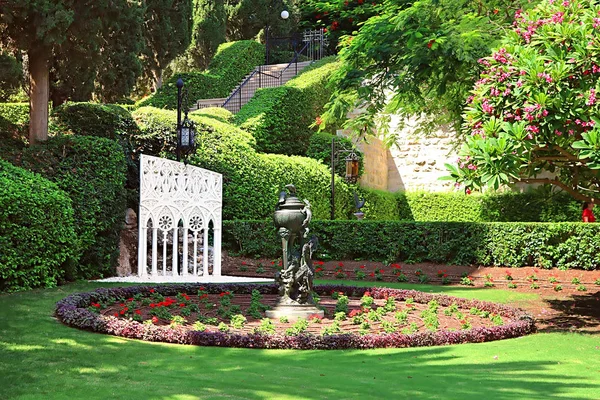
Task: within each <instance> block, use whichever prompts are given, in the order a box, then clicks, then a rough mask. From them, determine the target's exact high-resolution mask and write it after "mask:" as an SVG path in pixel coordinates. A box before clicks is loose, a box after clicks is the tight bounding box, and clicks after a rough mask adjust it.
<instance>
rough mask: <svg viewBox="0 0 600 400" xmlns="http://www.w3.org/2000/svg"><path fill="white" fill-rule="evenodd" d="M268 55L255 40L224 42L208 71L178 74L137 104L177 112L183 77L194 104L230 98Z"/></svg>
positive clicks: (190, 99)
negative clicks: (234, 90)
mask: <svg viewBox="0 0 600 400" xmlns="http://www.w3.org/2000/svg"><path fill="white" fill-rule="evenodd" d="M264 56H265V47H264V46H263V45H261V44H260V43H258V42H255V41H253V40H241V41H237V42H229V43H223V44H221V45H220V46H219V48H218V49H217V53H216V54H215V57H214V58H213V59H212V61H211V63H210V65H209V67H208V70H206V71H203V72H200V71H197V72H186V73H178V74H175V75H173V76H172V77H170V78H169V79H167V80H166V82H165V83H164V84H163V86H162V87H161V88H160V89H159V90H158V91H157V92H156V93H155V94H154V95H152V96H149V97H148V98H146V99H143V100H141V101H139V102H138V103H137V104H136V105H137V106H138V107H144V106H152V107H157V108H167V109H172V110H173V109H177V86H176V83H177V80H178V79H179V78H181V79H183V82H184V83H185V90H187V94H188V100H189V101H190V102H194V101H196V100H200V99H212V98H222V97H227V96H229V94H230V93H231V91H232V90H233V89H234V88H235V87H236V86H237V85H238V84H239V83H240V82H241V81H242V79H243V78H244V77H245V76H246V75H247V74H249V73H250V72H251V71H252V70H254V68H255V67H256V66H258V65H260V64H262V63H263V62H264ZM189 105H190V106H191V105H192V104H189Z"/></svg>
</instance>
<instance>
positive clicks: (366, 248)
mask: <svg viewBox="0 0 600 400" xmlns="http://www.w3.org/2000/svg"><path fill="white" fill-rule="evenodd" d="M223 227H224V241H223V243H224V246H225V247H226V248H230V249H232V250H234V251H237V252H241V253H243V254H247V255H252V256H261V257H275V256H276V255H277V254H278V253H279V251H280V249H279V248H278V247H279V246H278V240H277V237H276V232H275V228H274V227H273V224H272V223H271V222H270V221H224V224H223ZM599 231H600V228H598V227H597V226H596V225H594V224H580V223H567V222H560V223H533V222H532V223H498V222H495V223H470V222H402V221H384V222H379V221H318V220H317V221H313V223H312V224H311V233H313V234H315V235H316V236H317V237H318V238H319V251H320V252H321V253H326V254H327V255H328V256H330V257H331V258H334V259H335V258H337V259H355V258H358V259H369V260H382V261H387V262H393V261H396V260H400V261H408V262H436V263H444V264H455V265H470V264H480V265H489V266H507V267H523V266H536V267H542V268H553V267H556V268H562V269H567V268H578V269H587V270H591V269H596V268H599V267H600V256H599V254H600V236H599V235H598V233H599ZM246 234H247V235H248V236H245V235H246Z"/></svg>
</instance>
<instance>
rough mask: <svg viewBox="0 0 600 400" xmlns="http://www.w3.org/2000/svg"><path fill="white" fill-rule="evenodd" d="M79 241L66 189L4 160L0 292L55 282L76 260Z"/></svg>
mask: <svg viewBox="0 0 600 400" xmlns="http://www.w3.org/2000/svg"><path fill="white" fill-rule="evenodd" d="M75 243H76V239H75V232H74V230H73V208H72V207H71V200H70V199H69V197H68V196H67V195H66V193H65V192H63V191H62V190H60V189H59V188H58V186H57V185H56V184H54V183H52V182H50V181H48V180H46V179H44V178H42V177H41V176H40V175H38V174H34V173H32V172H29V171H26V170H24V169H21V168H18V167H14V166H12V165H10V164H9V163H7V162H6V161H3V160H0V248H1V249H2V251H0V291H17V290H26V289H32V288H35V287H52V286H56V284H57V283H58V282H59V281H61V280H62V279H63V278H64V272H65V271H64V269H65V264H66V263H67V262H69V261H71V262H72V261H73V259H74V258H76V249H75Z"/></svg>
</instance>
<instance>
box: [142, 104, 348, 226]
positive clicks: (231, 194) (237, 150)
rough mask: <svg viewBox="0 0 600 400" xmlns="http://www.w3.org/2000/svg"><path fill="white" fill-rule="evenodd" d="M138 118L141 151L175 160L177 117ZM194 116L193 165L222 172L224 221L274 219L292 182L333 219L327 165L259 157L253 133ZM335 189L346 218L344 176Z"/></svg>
mask: <svg viewBox="0 0 600 400" xmlns="http://www.w3.org/2000/svg"><path fill="white" fill-rule="evenodd" d="M133 117H134V118H135V119H136V121H137V122H138V125H139V127H140V129H141V135H140V136H139V138H138V140H137V143H138V146H139V148H140V149H142V151H143V152H144V153H145V154H151V155H161V154H163V155H165V156H168V157H173V154H174V149H175V135H174V133H173V128H174V126H175V122H176V113H175V112H174V111H169V110H160V109H155V108H151V107H144V108H140V109H139V110H137V111H136V112H134V113H133ZM190 118H191V119H192V120H193V121H194V122H195V123H196V125H197V131H198V137H197V143H198V149H197V151H196V154H195V155H192V156H190V157H189V159H188V162H189V163H190V164H192V165H197V166H199V167H202V168H207V169H210V170H212V171H216V172H219V173H222V174H223V176H224V177H223V180H224V182H223V183H224V184H223V214H224V218H226V219H247V218H271V215H272V212H273V210H274V207H275V203H276V202H277V199H278V197H279V192H280V191H281V190H283V188H284V187H285V185H286V184H289V183H293V184H294V185H296V187H297V189H298V192H299V194H300V195H301V196H302V198H306V199H308V200H309V201H310V202H311V204H312V207H313V212H314V215H315V216H317V217H319V218H327V217H328V216H329V213H330V204H329V188H330V179H331V175H330V173H329V170H328V168H327V167H326V166H324V165H322V164H321V163H320V162H318V161H317V160H313V159H311V158H305V157H288V156H283V155H277V154H260V153H257V152H256V151H255V150H254V148H253V147H254V146H255V140H254V138H253V137H252V135H250V134H249V133H248V132H245V131H243V130H241V129H239V128H237V127H236V126H233V125H231V124H228V123H224V122H221V121H219V120H218V119H215V118H213V117H211V116H203V115H200V114H195V113H194V114H190ZM336 190H337V196H336V215H337V216H338V218H347V217H348V215H349V214H350V213H351V212H352V204H351V201H352V195H351V192H350V191H349V187H348V185H346V184H345V183H343V181H342V180H341V179H339V178H338V180H337V187H336Z"/></svg>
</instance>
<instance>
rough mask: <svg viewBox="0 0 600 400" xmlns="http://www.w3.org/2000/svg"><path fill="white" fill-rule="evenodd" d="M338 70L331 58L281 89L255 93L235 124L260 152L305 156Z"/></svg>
mask: <svg viewBox="0 0 600 400" xmlns="http://www.w3.org/2000/svg"><path fill="white" fill-rule="evenodd" d="M337 68H339V64H338V63H337V62H335V59H334V58H331V57H330V58H325V59H323V60H321V61H318V62H317V63H315V64H313V65H312V66H310V67H308V68H306V69H305V70H304V71H302V73H301V74H300V75H298V76H297V77H295V78H294V79H292V80H290V81H289V82H287V83H286V84H285V85H284V86H280V87H276V88H266V89H260V90H258V91H257V92H256V93H255V95H254V97H252V99H251V100H250V101H249V102H248V103H247V104H246V105H244V106H243V107H242V109H241V110H240V112H239V113H237V114H236V116H235V118H234V122H235V123H236V124H237V125H238V126H239V127H240V128H242V129H244V130H247V131H248V132H250V133H252V135H253V136H254V137H255V138H256V143H257V150H258V151H259V152H264V153H277V154H289V155H305V154H306V152H307V149H308V147H309V142H310V138H311V136H312V135H313V133H314V130H313V129H312V128H310V125H311V124H313V123H314V122H315V119H316V117H317V116H319V115H320V114H321V112H322V110H323V106H324V105H325V104H326V103H327V101H329V97H330V96H331V93H332V89H331V88H330V87H329V86H328V82H329V78H330V77H331V75H332V74H333V73H334V72H335V71H336V69H337Z"/></svg>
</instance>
